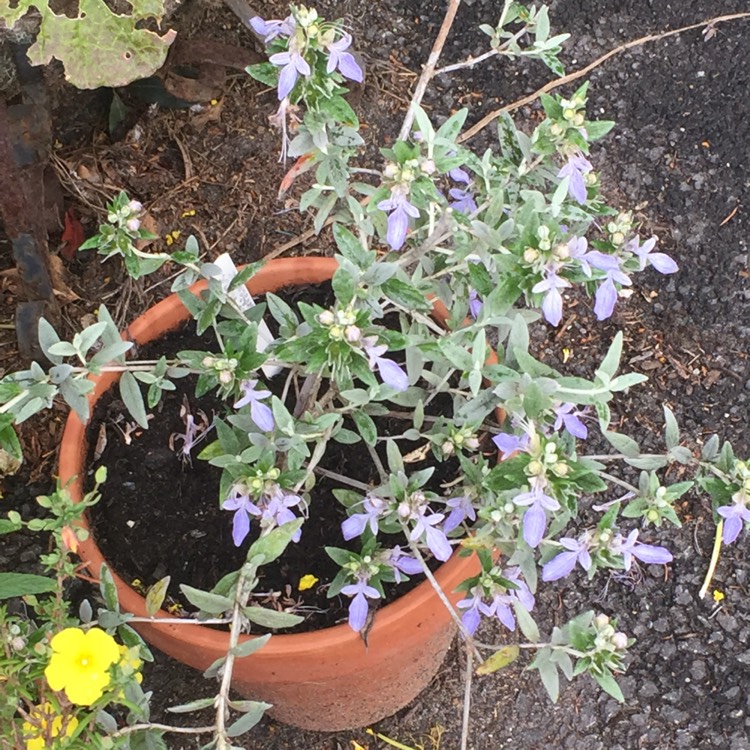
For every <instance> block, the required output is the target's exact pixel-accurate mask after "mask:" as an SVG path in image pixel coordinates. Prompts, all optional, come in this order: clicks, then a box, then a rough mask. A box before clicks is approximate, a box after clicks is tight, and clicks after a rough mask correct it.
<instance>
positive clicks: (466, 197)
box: [448, 167, 477, 214]
mask: <svg viewBox="0 0 750 750" xmlns="http://www.w3.org/2000/svg"><path fill="white" fill-rule="evenodd" d="M448 174H449V175H450V178H451V179H452V180H454V181H455V182H460V183H463V184H464V185H466V188H451V189H450V190H449V191H448V195H449V196H450V197H451V198H453V202H452V203H451V204H450V206H451V208H452V209H454V210H456V211H460V212H461V213H464V214H470V213H473V212H474V211H476V210H477V203H476V201H475V200H474V196H473V195H472V194H471V191H470V190H469V185H471V177H469V174H468V173H467V172H466V171H465V170H463V169H461V168H459V167H456V168H455V169H451V171H450V172H448Z"/></svg>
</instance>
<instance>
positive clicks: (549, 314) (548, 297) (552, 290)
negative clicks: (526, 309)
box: [531, 268, 571, 326]
mask: <svg viewBox="0 0 750 750" xmlns="http://www.w3.org/2000/svg"><path fill="white" fill-rule="evenodd" d="M570 285H571V284H570V282H569V281H568V280H567V279H563V278H562V277H561V276H558V275H557V271H556V270H555V269H553V268H545V277H544V279H543V280H542V281H540V282H538V283H537V284H534V286H533V287H532V289H531V291H532V292H534V293H535V294H541V293H542V292H544V293H545V294H544V299H543V300H542V313H543V314H544V319H545V320H546V321H547V322H548V323H549V324H550V325H553V326H556V325H559V324H560V321H561V320H562V309H563V299H562V294H560V289H565V288H566V287H569V286H570Z"/></svg>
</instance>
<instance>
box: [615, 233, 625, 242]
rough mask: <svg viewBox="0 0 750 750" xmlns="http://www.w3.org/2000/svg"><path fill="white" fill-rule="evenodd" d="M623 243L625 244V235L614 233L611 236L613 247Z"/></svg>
mask: <svg viewBox="0 0 750 750" xmlns="http://www.w3.org/2000/svg"><path fill="white" fill-rule="evenodd" d="M623 242H625V235H624V234H623V233H622V232H615V233H614V234H613V235H612V244H613V245H622V243H623Z"/></svg>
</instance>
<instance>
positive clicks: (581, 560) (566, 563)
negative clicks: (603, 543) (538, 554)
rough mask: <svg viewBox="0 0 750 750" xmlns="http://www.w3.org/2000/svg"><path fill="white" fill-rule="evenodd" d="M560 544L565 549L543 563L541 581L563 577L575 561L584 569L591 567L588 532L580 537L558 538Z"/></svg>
mask: <svg viewBox="0 0 750 750" xmlns="http://www.w3.org/2000/svg"><path fill="white" fill-rule="evenodd" d="M560 544H561V545H562V546H563V547H564V548H565V550H566V551H565V552H561V553H560V554H559V555H556V556H555V557H553V558H552V559H551V560H550V561H549V562H547V563H545V564H544V566H543V567H542V580H543V581H557V580H558V579H559V578H564V577H565V576H567V575H568V574H570V573H571V572H572V571H573V568H575V566H576V563H578V564H579V565H580V566H581V567H582V568H583V569H584V570H589V569H590V568H591V554H590V552H589V546H590V544H591V537H590V536H589V534H588V533H585V534H583V535H582V536H581V537H580V539H571V538H570V537H563V538H562V539H560Z"/></svg>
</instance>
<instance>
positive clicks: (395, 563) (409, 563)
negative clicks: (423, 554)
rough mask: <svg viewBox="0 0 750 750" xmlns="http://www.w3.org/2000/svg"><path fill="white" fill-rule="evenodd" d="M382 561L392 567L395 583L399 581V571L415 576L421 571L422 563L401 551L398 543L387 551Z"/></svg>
mask: <svg viewBox="0 0 750 750" xmlns="http://www.w3.org/2000/svg"><path fill="white" fill-rule="evenodd" d="M384 562H385V563H386V564H387V565H390V566H391V567H392V568H393V575H394V577H395V579H396V583H401V573H405V574H406V575H408V576H415V575H419V574H420V573H422V572H423V571H422V563H421V562H419V560H417V559H416V558H414V557H412V556H411V555H407V554H406V553H405V552H402V551H401V547H399V546H398V545H396V546H395V547H393V548H391V549H390V550H388V551H387V553H386V557H385V559H384Z"/></svg>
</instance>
